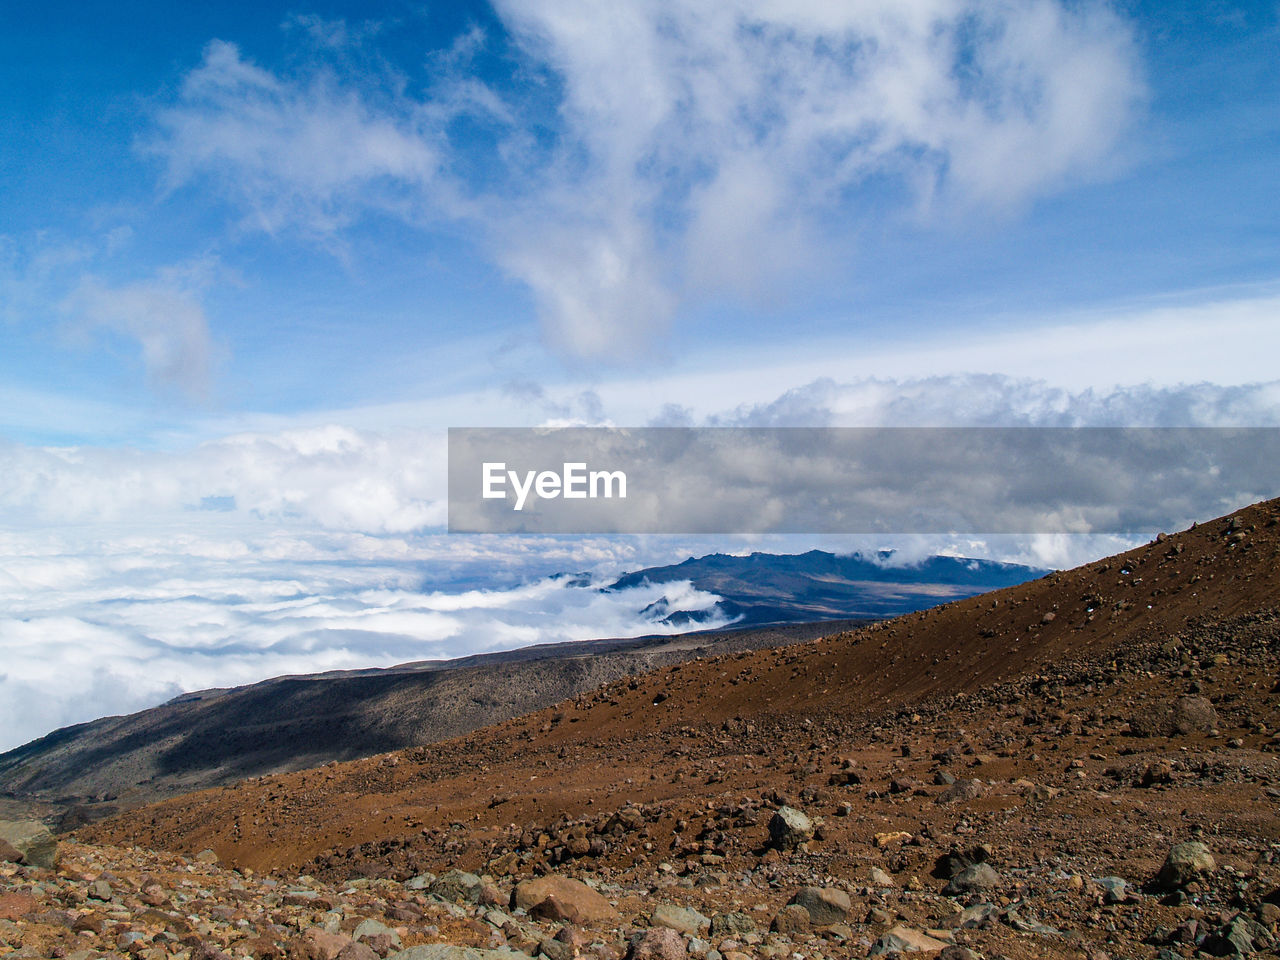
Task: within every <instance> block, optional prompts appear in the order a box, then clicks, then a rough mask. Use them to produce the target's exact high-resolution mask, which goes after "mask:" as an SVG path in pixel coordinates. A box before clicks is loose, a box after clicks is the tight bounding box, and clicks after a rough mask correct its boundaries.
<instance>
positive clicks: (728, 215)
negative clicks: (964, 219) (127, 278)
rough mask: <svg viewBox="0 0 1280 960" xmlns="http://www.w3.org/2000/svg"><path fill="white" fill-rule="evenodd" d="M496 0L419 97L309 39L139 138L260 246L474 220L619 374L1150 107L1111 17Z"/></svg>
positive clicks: (213, 72) (963, 7) (221, 72)
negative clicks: (671, 335)
mask: <svg viewBox="0 0 1280 960" xmlns="http://www.w3.org/2000/svg"><path fill="white" fill-rule="evenodd" d="M496 9H497V13H498V15H499V17H500V19H501V21H502V25H503V28H504V29H505V34H504V35H503V36H493V37H486V36H484V35H483V34H482V33H480V32H478V31H472V32H471V33H468V34H465V35H463V36H461V37H459V38H457V39H456V40H455V42H454V45H453V47H452V48H451V49H449V50H447V51H437V53H436V55H435V56H434V57H432V58H431V62H432V63H433V64H434V67H433V70H434V73H433V74H432V76H431V77H430V78H429V79H430V82H429V83H428V84H427V86H426V87H425V88H422V87H420V86H419V85H414V84H408V83H406V82H405V81H406V78H405V77H404V76H402V75H400V74H399V73H397V72H395V71H393V70H391V69H389V68H388V67H386V66H385V64H383V65H379V61H378V60H377V58H376V56H372V55H369V54H370V51H369V49H368V46H367V40H368V38H367V37H366V38H363V39H361V38H358V37H354V36H353V35H351V34H349V33H346V32H344V31H341V30H336V31H335V30H332V29H330V30H327V31H325V30H321V29H320V28H321V27H322V26H323V25H320V24H311V29H310V30H309V31H308V32H307V35H308V36H310V37H311V39H312V41H313V42H315V41H316V40H317V37H320V36H321V35H323V37H322V39H323V42H322V43H319V44H318V45H317V46H315V47H314V48H313V49H311V50H310V51H308V53H309V56H308V57H307V58H306V60H305V65H304V66H302V67H299V68H295V69H290V70H288V71H283V70H282V71H272V70H268V69H266V68H263V67H261V66H258V65H256V64H254V63H253V62H251V61H250V60H249V59H248V58H247V57H245V56H244V54H243V53H242V52H241V51H240V50H239V49H238V48H237V47H236V46H234V45H233V44H231V43H228V42H224V41H217V42H214V43H211V44H210V45H209V46H208V48H207V49H206V51H205V55H204V59H203V61H202V62H201V64H200V65H199V66H198V67H197V68H195V69H194V70H192V71H191V72H190V73H189V74H188V75H187V77H186V79H185V81H184V83H183V84H182V87H181V90H180V92H179V94H178V97H177V99H176V100H175V101H174V102H173V103H171V104H170V105H169V106H167V107H166V108H164V109H163V110H161V111H160V112H159V113H158V114H157V117H156V121H157V124H156V133H155V136H154V137H153V138H151V139H150V140H149V141H148V142H147V143H146V149H147V151H148V152H150V153H152V154H153V155H155V156H157V157H159V158H160V159H161V160H162V162H163V163H164V165H165V171H166V180H167V183H168V184H169V186H170V188H171V189H179V188H181V187H183V186H184V185H188V184H193V183H196V182H199V183H201V184H211V185H213V186H215V187H216V188H218V189H219V190H220V192H221V194H222V195H223V196H225V197H228V198H230V199H231V200H233V201H234V202H235V203H236V204H237V208H238V209H239V211H240V213H241V216H242V221H241V222H242V224H243V225H246V226H250V227H256V228H260V229H263V230H266V231H269V232H277V231H281V230H289V229H294V230H301V231H303V232H304V233H306V234H310V235H312V236H313V237H316V238H319V239H321V240H322V241H325V242H329V241H337V242H340V240H339V234H340V232H341V230H342V229H343V228H344V227H346V226H348V225H350V224H352V223H353V222H355V221H357V220H358V219H359V218H361V217H362V216H364V215H366V214H369V213H371V212H377V213H380V214H388V213H389V214H391V215H393V216H397V217H401V218H404V219H406V220H407V221H409V222H411V223H413V224H415V225H418V226H423V227H431V226H433V225H438V224H441V223H445V222H461V223H465V224H468V225H469V226H470V227H471V228H473V229H474V233H475V235H476V236H479V237H480V238H481V241H480V242H481V244H482V245H483V246H484V247H485V248H487V250H488V252H489V255H490V256H491V258H492V260H493V261H494V262H495V263H496V264H498V265H499V266H500V267H501V268H502V269H503V270H505V271H507V272H508V273H509V274H510V275H511V276H512V277H514V278H515V279H517V280H519V281H520V282H521V283H523V284H524V285H526V287H527V288H528V289H529V290H530V292H531V293H532V295H533V297H534V300H535V301H536V303H537V305H538V308H539V310H540V313H541V315H542V318H543V321H544V325H545V329H546V331H547V334H548V337H549V338H550V340H551V341H553V342H554V343H556V344H558V345H559V346H561V347H562V348H564V349H565V350H567V351H569V352H570V353H572V354H577V355H579V356H583V357H593V358H612V359H619V358H622V357H625V356H628V355H630V354H632V353H634V352H635V351H636V350H642V349H644V348H645V347H646V345H647V344H648V343H649V342H650V340H651V338H652V336H653V335H654V334H655V333H656V332H658V331H661V330H663V329H664V328H665V327H666V326H667V325H668V324H669V323H670V322H671V320H672V318H673V317H674V316H675V315H676V313H677V311H678V309H679V308H680V307H681V306H687V305H697V304H699V303H702V302H706V301H708V300H717V299H728V300H730V301H738V302H742V301H743V300H747V301H752V300H760V299H761V298H776V297H778V296H783V297H785V296H788V295H790V294H795V293H797V292H798V291H799V290H800V289H802V288H803V284H804V283H805V282H806V281H807V280H808V279H810V278H812V277H813V276H815V275H829V273H830V270H831V268H832V266H833V264H835V263H838V262H843V261H844V260H845V259H846V255H847V253H848V252H849V248H850V247H849V245H850V244H852V243H856V242H857V241H858V236H857V234H858V232H859V230H860V229H862V228H864V227H866V226H868V225H870V224H872V223H875V222H877V221H882V220H884V219H885V218H888V219H890V220H893V219H900V218H903V217H905V218H907V219H910V220H915V221H919V220H921V219H922V218H923V219H924V220H925V221H928V220H932V219H934V218H935V217H936V216H938V215H941V216H943V217H944V218H945V217H948V216H950V215H952V214H955V213H959V212H964V213H966V214H968V215H972V214H974V213H975V212H978V211H985V212H986V213H988V214H994V215H997V216H999V215H1003V214H1005V213H1008V212H1010V211H1014V210H1017V209H1018V208H1020V207H1022V206H1023V205H1025V204H1027V203H1028V202H1030V201H1032V200H1034V199H1035V198H1037V197H1039V196H1042V195H1044V194H1046V193H1050V192H1053V191H1056V190H1058V189H1060V188H1062V187H1063V186H1064V185H1065V184H1068V183H1070V182H1072V181H1073V180H1076V179H1079V178H1082V177H1089V176H1094V175H1097V174H1098V173H1099V172H1101V171H1104V170H1105V166H1106V164H1107V163H1108V162H1109V161H1110V160H1111V159H1112V158H1113V157H1114V155H1115V151H1116V149H1117V147H1118V145H1119V144H1120V143H1121V140H1122V137H1123V134H1124V131H1125V130H1126V128H1127V126H1128V124H1129V123H1130V121H1131V119H1132V117H1133V115H1134V113H1135V110H1136V109H1137V107H1138V105H1139V104H1140V102H1141V100H1142V98H1143V95H1144V94H1143V80H1142V77H1141V69H1140V67H1139V60H1138V56H1137V53H1136V48H1135V44H1134V39H1133V36H1132V32H1131V29H1130V27H1129V26H1128V25H1127V24H1126V22H1124V21H1123V20H1121V19H1120V18H1119V17H1118V16H1117V15H1116V14H1115V13H1113V12H1112V11H1111V10H1110V8H1109V7H1108V6H1106V5H1105V4H1103V3H1100V2H1092V3H1085V4H1074V3H1064V2H1059V0H1017V2H1012V0H1010V2H999V3H989V2H976V0H926V2H919V3H911V4H902V3H898V2H892V0H877V2H874V3H861V4H856V5H853V6H848V5H846V6H833V5H831V4H828V3H819V2H801V3H791V2H789V3H765V4H758V3H752V4H747V3H742V2H730V3H724V2H719V3H712V2H706V0H684V2H681V3H677V4H670V3H663V4H658V3H652V2H649V0H623V2H619V3H614V4H610V5H608V6H607V7H598V6H593V5H592V4H586V3H576V4H570V5H568V6H566V5H565V4H563V3H549V2H541V0H535V2H531V3H523V2H522V3H508V2H505V0H502V2H499V3H498V4H497V5H496ZM495 50H496V51H499V52H502V53H505V54H506V58H505V60H504V61H503V62H505V63H506V64H507V67H506V71H505V72H501V73H495V72H494V71H493V70H492V69H491V68H490V69H486V68H484V67H483V66H482V63H488V64H491V63H492V62H493V60H494V59H495V58H494V57H493V56H492V54H493V53H494V52H495ZM486 55H488V56H487V59H486ZM415 91H416V92H415Z"/></svg>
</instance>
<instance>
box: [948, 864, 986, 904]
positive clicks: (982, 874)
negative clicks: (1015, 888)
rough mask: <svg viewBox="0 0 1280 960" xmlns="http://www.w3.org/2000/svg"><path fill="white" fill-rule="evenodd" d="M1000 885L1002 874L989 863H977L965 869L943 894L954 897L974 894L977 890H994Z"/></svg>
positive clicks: (952, 880)
mask: <svg viewBox="0 0 1280 960" xmlns="http://www.w3.org/2000/svg"><path fill="white" fill-rule="evenodd" d="M999 885H1000V874H998V873H996V871H995V870H994V869H993V868H992V867H991V864H989V863H975V864H971V865H970V866H967V867H965V868H964V869H963V870H961V871H960V872H959V873H957V874H956V875H955V876H954V877H952V878H951V882H950V883H948V884H947V885H946V887H945V888H944V889H943V891H942V892H943V893H945V894H947V895H948V896H954V895H956V894H958V893H972V892H974V891H977V890H992V889H994V888H995V887H998V886H999Z"/></svg>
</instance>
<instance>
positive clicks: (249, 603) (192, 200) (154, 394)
mask: <svg viewBox="0 0 1280 960" xmlns="http://www.w3.org/2000/svg"><path fill="white" fill-rule="evenodd" d="M1278 16H1280V8H1278V6H1277V4H1275V3H1274V2H1271V3H1244V4H1237V3H1230V2H1216V3H1215V2H1195V3H1191V2H1186V3H1178V2H1174V3H1159V2H1154V0H1152V2H1140V0H1126V2H1118V0H1117V2H1101V0H1099V2H1089V0H1070V2H1067V0H996V2H991V0H983V2H977V0H909V2H903V0H860V2H856V3H847V4H839V3H831V2H829V0H824V2H810V0H788V2H778V0H760V2H756V3H744V2H734V0H730V2H725V0H716V2H711V0H668V2H664V3H652V2H644V0H618V2H615V3H611V4H606V5H600V4H586V3H580V2H573V0H522V2H511V0H496V2H494V3H492V4H481V3H465V2H451V3H448V4H433V3H408V2H392V0H387V2H381V3H360V4H352V3H343V2H337V0H323V2H310V3H308V2H300V3H294V2H285V3H277V2H255V3H253V4H249V3H234V2H228V3H220V4H171V3H166V4H161V3H157V2H141V0H134V2H130V0H115V2H112V3H110V4H108V3H105V2H97V0H78V2H76V3H74V4H73V3H68V2H61V0H51V2H46V3H42V4H23V5H18V6H16V7H15V8H14V9H12V10H10V11H7V14H6V17H5V22H4V24H3V26H0V124H3V129H4V130H5V135H4V136H3V137H2V138H0V596H3V598H4V600H3V603H0V649H3V651H4V655H5V663H4V665H3V667H0V694H3V695H2V696H0V704H4V706H3V707H0V731H4V732H3V733H0V748H4V747H8V746H12V745H15V744H18V743H21V742H24V741H25V740H28V739H30V738H32V737H35V736H39V735H41V734H43V733H45V732H48V731H49V730H51V729H53V728H54V727H57V726H60V725H63V724H66V723H72V722H78V721H82V720H87V719H91V718H93V717H96V716H99V715H102V714H105V713H117V712H122V711H126V710H133V709H138V708H140V707H142V706H146V705H150V704H153V703H156V702H159V701H161V700H163V699H165V698H166V697H168V696H172V695H174V694H176V693H178V692H181V691H182V690H187V689H193V688H198V687H202V686H210V685H221V684H228V683H242V682H250V681H252V680H256V679H262V678H265V677H267V676H271V675H276V674H279V673H285V672H303V671H312V670H316V669H329V668H340V667H355V666H368V665H375V664H390V663H396V662H402V661H405V660H413V659H424V658H427V657H434V656H449V655H456V654H459V653H469V652H473V651H476V650H482V649H498V648H501V647H509V646H515V645H520V644H524V643H530V642H538V641H541V640H552V639H569V638H572V639H584V638H587V637H590V636H603V635H616V634H618V633H626V632H648V631H649V630H650V629H652V625H651V624H649V623H648V622H647V621H645V620H644V619H643V617H641V616H640V615H639V613H638V611H639V610H641V609H643V607H644V606H645V605H646V604H647V602H648V601H647V599H646V598H645V597H638V596H637V597H626V598H618V597H616V596H614V597H612V598H611V599H610V598H606V599H602V596H601V595H600V594H599V593H597V592H594V591H591V590H585V589H583V588H576V587H570V586H567V585H566V583H567V581H563V580H550V579H546V578H547V577H549V576H550V575H551V574H554V573H556V572H560V571H572V572H587V573H589V574H592V575H593V576H595V577H605V576H607V575H609V574H610V573H612V572H617V571H619V570H623V569H630V568H634V567H636V566H641V565H644V564H647V563H665V562H669V561H671V560H679V559H682V558H683V557H684V556H687V555H688V554H689V553H696V552H704V553H705V552H709V551H711V550H715V549H723V550H742V549H779V550H781V549H807V548H808V547H811V546H822V547H826V548H829V549H846V550H847V549H860V548H867V549H871V548H876V547H879V546H882V545H884V544H882V543H879V542H876V543H871V542H863V541H853V540H848V539H846V540H841V539H839V538H832V537H825V538H823V537H813V538H808V539H805V538H772V539H771V538H736V539H735V538H723V539H720V540H715V539H706V538H703V539H697V538H687V537H686V538H680V537H647V538H646V537H630V538H628V537H612V538H591V537H579V538H572V537H570V538H533V537H505V538H504V537H488V538H486V537H462V536H457V535H452V536H451V535H449V534H447V533H446V532H445V531H444V529H443V524H444V519H445V514H446V503H445V493H446V473H445V463H444V458H445V455H444V450H445V447H444V441H445V430H446V429H447V428H448V427H458V426H482V427H508V426H534V425H543V424H586V425H590V424H614V425H623V426H643V425H690V426H697V425H767V426H795V425H850V426H861V425H871V426H879V425H890V426H969V425H984V426H986V425H995V426H1038V425H1053V426H1075V425H1121V426H1130V425H1131V426H1139V425H1161V426H1275V425H1277V422H1278V421H1280V376H1278V375H1277V373H1276V367H1275V361H1274V358H1275V357H1276V356H1277V355H1280V258H1278V256H1277V254H1278V253H1280V191H1278V190H1277V189H1276V187H1275V182H1276V177H1275V171H1276V169H1277V161H1278V160H1280V122H1277V117H1280V110H1277V106H1278V104H1280V70H1278V69H1277V66H1276V62H1275V60H1276V58H1275V50H1276V49H1277V48H1278V44H1280V26H1278ZM1118 543H1119V541H1116V540H1115V539H1114V538H1110V537H1103V536H1095V537H1089V536H1082V537H1077V538H1074V539H1072V538H1066V539H1064V538H1061V537H1049V536H1027V537H1023V538H992V537H986V538H983V537H974V538H968V539H963V538H962V539H958V540H957V539H955V538H952V539H950V540H931V541H928V542H924V541H919V540H913V539H911V538H902V540H901V541H900V542H898V543H895V544H891V546H894V547H896V548H897V549H898V550H899V555H900V556H901V557H910V556H919V555H922V554H924V553H927V552H929V551H933V550H939V551H948V552H965V553H968V554H970V555H982V556H992V557H994V558H997V559H1014V560H1017V559H1022V560H1027V561H1030V562H1035V563H1042V564H1050V565H1059V566H1062V565H1067V564H1070V563H1075V562H1081V561H1083V560H1085V559H1089V558H1091V557H1093V556H1098V555H1101V554H1102V553H1104V552H1110V551H1111V550H1112V549H1115V548H1117V544H1118ZM1120 545H1123V544H1120ZM683 600H684V601H686V602H688V603H689V604H691V605H698V604H706V603H707V602H708V598H707V597H705V596H696V595H694V594H692V593H690V594H689V595H687V596H685V597H684V598H683Z"/></svg>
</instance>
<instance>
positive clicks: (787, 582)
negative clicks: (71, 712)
mask: <svg viewBox="0 0 1280 960" xmlns="http://www.w3.org/2000/svg"><path fill="white" fill-rule="evenodd" d="M884 559H887V558H882V562H881V563H880V564H877V563H873V562H870V561H866V560H863V559H861V558H859V557H836V556H833V555H832V554H829V553H822V552H820V551H813V552H811V553H807V554H802V555H798V556H775V555H770V554H762V553H756V554H752V555H751V556H750V557H727V556H720V555H716V556H711V557H703V558H701V559H692V558H691V559H689V560H687V561H685V562H684V563H681V564H677V565H675V566H671V567H657V568H651V569H646V570H640V571H637V572H635V573H631V574H628V575H626V576H624V577H621V578H619V579H618V580H617V581H615V582H614V583H612V584H611V585H609V586H608V587H607V589H610V590H622V589H625V588H626V587H628V586H633V585H638V584H640V583H643V582H649V583H654V584H661V583H670V582H673V581H678V580H692V581H693V582H694V585H695V586H698V587H699V588H700V589H704V590H710V591H712V592H716V593H718V594H719V595H720V596H721V597H722V598H723V599H722V601H721V602H720V604H719V607H720V608H721V609H720V613H721V614H722V615H725V616H728V617H733V618H738V623H735V625H734V626H735V629H733V630H727V631H719V632H713V633H696V634H691V635H690V636H688V637H683V638H681V637H675V638H673V637H652V636H651V637H640V638H634V639H623V640H598V641H590V642H583V643H560V644H544V645H539V646H533V647H527V648H524V649H520V650H512V651H506V652H500V653H491V654H483V655H478V656H471V657H465V658H461V659H457V660H453V661H423V662H419V663H410V664H403V665H401V666H397V667H391V668H388V669H368V670H353V671H338V672H333V673H326V674H317V675H304V676H291V677H280V678H276V679H273V680H267V681H264V682H262V683H257V684H253V685H250V686H246V687H238V688H233V689H218V690H204V691H197V692H193V693H188V694H184V695H183V696H181V697H178V698H176V699H174V700H173V701H171V702H170V703H167V704H164V705H162V706H159V707H155V708H152V709H149V710H143V711H141V712H139V713H135V714H131V715H129V716H125V717H109V718H106V719H103V720H97V721H94V722H91V723H85V724H79V725H77V726H73V727H67V728H65V729H62V730H58V731H55V732H54V733H51V734H49V735H48V736H46V737H42V738H40V739H39V740H36V741H33V742H32V743H29V744H26V745H24V746H22V747H19V748H17V749H15V750H11V751H9V752H7V753H5V754H2V755H0V814H2V813H3V812H4V806H5V801H8V803H9V805H11V806H16V805H17V804H26V805H31V804H35V805H36V806H37V809H39V810H40V812H41V813H42V814H43V815H45V816H55V815H58V814H59V813H61V814H62V815H64V816H65V818H66V819H65V820H64V821H63V822H64V824H65V825H66V826H73V825H75V824H76V823H78V822H83V821H84V820H86V819H92V818H95V817H98V816H102V815H106V814H109V813H112V812H115V811H116V810H119V809H121V808H123V807H128V806H136V805H138V804H140V803H145V802H150V801H153V800H157V799H160V798H161V797H165V796H172V795H175V794H178V793H185V792H188V791H191V790H199V789H203V788H205V787H210V786H217V785H221V784H226V783H232V782H235V781H236V780H240V779H243V778H245V777H250V776H261V775H263V774H268V773H278V772H281V771H285V770H300V769H304V768H306V767H311V766H318V765H320V764H323V763H327V762H329V761H332V760H351V759H354V758H356V757H364V756H369V755H371V754H375V753H382V752H385V751H388V750H396V749H400V748H403V747H406V746H412V745H419V744H425V743H432V742H435V741H437V740H443V739H446V738H449V737H455V736H459V735H461V734H464V733H467V732H469V731H471V730H475V729H477V728H479V727H483V726H487V725H489V724H492V723H496V722H498V721H500V720H505V719H508V718H510V717H515V716H519V715H521V714H524V713H529V712H531V711H534V710H538V709H541V708H543V707H545V706H548V705H550V704H552V703H556V702H558V701H560V700H563V699H565V698H567V697H571V696H574V695H576V694H578V693H581V692H583V691H585V690H592V689H595V688H596V687H598V686H600V685H601V684H602V683H605V682H608V681H610V680H616V679H617V678H619V677H624V676H628V675H631V674H635V673H642V672H645V671H647V670H651V669H654V668H656V667H658V666H661V665H663V664H667V663H674V662H678V661H682V660H686V659H691V658H693V657H696V656H706V655H710V654H711V653H712V652H731V651H735V650H742V649H754V648H758V647H764V646H775V645H778V644H786V643H793V642H797V641H799V640H808V639H812V638H813V637H814V636H817V635H819V634H820V633H823V632H830V631H831V630H834V629H837V628H838V627H837V626H831V625H828V626H826V627H819V626H816V625H815V626H810V627H800V628H797V627H794V626H791V627H784V626H783V625H786V624H796V623H797V622H800V621H819V620H824V621H830V620H839V619H849V620H855V619H856V620H866V619H872V618H876V617H880V616H885V615H888V613H890V612H900V611H902V610H904V609H905V610H915V609H920V608H921V607H924V606H929V605H932V604H936V603H940V602H943V601H944V600H947V599H950V598H953V597H955V596H968V595H970V594H972V593H975V592H978V591H980V590H982V589H984V588H987V587H990V586H993V585H1003V584H1005V583H1008V582H1018V581H1021V580H1026V579H1028V578H1029V577H1032V576H1037V575H1039V574H1041V573H1042V572H1043V571H1038V570H1034V569H1032V568H1029V567H1019V566H1012V565H1007V564H996V563H988V562H985V561H977V560H958V559H953V558H943V557H936V558H932V559H930V560H927V561H925V562H924V563H922V564H921V565H919V566H918V567H901V568H891V567H887V566H885V565H884V562H883V561H884ZM579 586H582V587H585V586H589V581H585V580H583V581H581V582H580V584H579ZM721 591H723V592H721ZM666 602H667V601H665V600H663V601H658V603H657V604H656V605H651V606H652V608H651V609H646V611H644V615H645V616H646V617H647V618H648V619H649V620H650V621H651V622H655V623H657V622H660V621H664V622H667V623H679V624H682V625H688V626H691V627H695V628H696V626H697V625H698V623H699V622H705V618H700V617H699V616H698V615H697V614H696V613H687V612H684V611H680V610H673V611H667V610H666V609H665V608H661V609H660V607H661V605H663V604H665V603H666ZM766 623H767V624H775V625H778V626H777V627H776V628H774V629H754V630H743V629H738V628H739V627H742V626H757V627H758V626H760V625H762V624H766Z"/></svg>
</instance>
